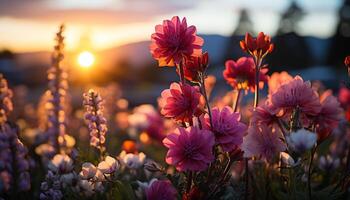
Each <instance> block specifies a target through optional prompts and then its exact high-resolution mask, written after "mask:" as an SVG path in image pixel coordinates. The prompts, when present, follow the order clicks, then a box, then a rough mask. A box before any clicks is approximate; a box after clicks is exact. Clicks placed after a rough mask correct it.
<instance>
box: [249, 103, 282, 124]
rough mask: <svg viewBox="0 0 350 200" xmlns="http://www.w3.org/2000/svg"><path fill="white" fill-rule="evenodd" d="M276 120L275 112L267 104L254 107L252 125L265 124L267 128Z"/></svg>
mask: <svg viewBox="0 0 350 200" xmlns="http://www.w3.org/2000/svg"><path fill="white" fill-rule="evenodd" d="M276 119H277V118H276V112H275V110H274V109H273V107H272V106H271V105H270V104H269V103H268V102H266V103H264V104H262V105H260V106H258V107H256V109H255V110H254V111H253V114H252V124H253V125H256V124H265V125H267V126H269V125H272V124H273V123H274V122H275V121H276Z"/></svg>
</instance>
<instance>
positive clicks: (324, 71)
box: [0, 0, 350, 106]
mask: <svg viewBox="0 0 350 200" xmlns="http://www.w3.org/2000/svg"><path fill="white" fill-rule="evenodd" d="M174 15H178V16H180V17H181V18H182V17H186V18H187V22H188V24H189V25H195V26H196V27H197V30H198V33H199V34H200V35H201V36H202V37H203V38H204V40H205V45H204V49H205V50H206V51H208V52H209V55H210V62H211V65H210V69H209V74H212V75H215V76H216V78H217V84H216V86H215V88H214V90H215V91H216V93H217V94H219V93H224V92H227V91H228V90H229V89H230V88H229V86H228V85H227V84H226V83H225V81H224V80H223V78H222V71H223V70H224V63H225V60H227V59H237V58H239V57H240V56H244V55H245V54H244V53H243V52H242V51H241V50H240V47H239V41H240V40H241V39H243V37H244V34H245V33H246V32H250V33H252V34H253V35H256V34H257V33H258V32H260V31H263V32H265V33H266V34H268V35H271V36H272V37H273V42H274V43H275V47H276V48H275V50H274V52H273V53H272V54H271V55H269V56H268V59H267V61H266V63H268V64H269V71H270V73H271V72H273V71H289V72H290V73H291V74H293V75H296V74H300V75H302V76H303V78H304V79H308V80H321V81H322V82H323V83H324V84H325V85H326V86H327V87H330V88H338V87H339V84H340V80H345V79H346V69H345V66H344V65H343V61H344V57H345V56H346V55H348V54H350V0H295V1H291V0H264V1H261V0H245V1H241V0H216V1H213V0H202V1H200V0H183V1H181V0H74V1H72V0H45V1H44V0H23V1H18V0H11V1H10V0H0V33H1V34H0V73H3V74H4V75H5V77H7V79H8V80H9V82H10V86H12V87H16V89H17V90H15V93H16V91H17V93H19V92H20V91H22V92H21V95H23V98H25V99H26V100H27V101H29V102H33V103H34V104H35V103H37V102H38V99H39V96H40V95H41V94H42V93H43V92H44V91H45V90H46V89H47V86H46V83H47V79H46V76H47V75H46V71H47V69H48V68H49V67H50V61H51V58H50V56H51V53H50V52H51V50H52V48H53V45H54V43H55V41H54V39H53V38H54V36H55V33H56V32H57V30H58V26H59V25H60V24H61V23H64V24H65V25H66V31H65V33H64V35H65V36H66V41H65V43H66V48H65V49H66V59H65V65H66V66H67V69H68V71H69V76H70V78H69V81H70V90H71V94H72V96H73V101H72V102H73V104H76V105H77V106H81V101H80V100H81V95H82V92H83V91H86V90H87V88H88V87H90V86H91V85H97V86H103V87H106V86H110V88H111V89H113V90H118V91H123V92H122V94H120V93H118V92H116V93H118V95H122V96H123V97H124V98H126V99H128V100H129V103H130V105H137V104H140V103H151V104H156V101H157V97H158V96H160V92H161V90H163V89H165V88H168V87H169V84H170V82H173V81H177V80H178V78H177V77H176V74H175V69H174V68H157V64H156V62H155V61H154V60H153V59H152V57H151V54H150V53H149V44H150V35H151V34H152V33H153V32H154V26H155V25H156V24H161V23H162V20H163V19H170V18H171V17H172V16H174ZM23 85H25V86H23ZM111 85H112V86H111Z"/></svg>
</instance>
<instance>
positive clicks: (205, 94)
mask: <svg viewBox="0 0 350 200" xmlns="http://www.w3.org/2000/svg"><path fill="white" fill-rule="evenodd" d="M200 87H201V88H202V94H203V96H204V99H205V104H206V107H207V109H208V115H209V121H210V127H211V128H213V119H212V114H211V109H210V104H209V99H208V95H207V91H206V89H205V83H204V76H203V75H201V84H200Z"/></svg>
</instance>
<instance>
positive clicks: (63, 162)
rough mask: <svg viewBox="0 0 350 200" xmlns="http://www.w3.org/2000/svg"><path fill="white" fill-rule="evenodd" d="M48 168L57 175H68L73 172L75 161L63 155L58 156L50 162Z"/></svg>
mask: <svg viewBox="0 0 350 200" xmlns="http://www.w3.org/2000/svg"><path fill="white" fill-rule="evenodd" d="M48 168H49V169H50V170H51V171H53V172H56V173H60V174H66V173H69V172H71V171H72V170H73V160H72V159H71V158H70V157H69V156H67V155H62V154H56V155H55V156H54V157H53V159H52V160H51V161H50V162H49V164H48Z"/></svg>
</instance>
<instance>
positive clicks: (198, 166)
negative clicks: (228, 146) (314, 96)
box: [163, 127, 215, 171]
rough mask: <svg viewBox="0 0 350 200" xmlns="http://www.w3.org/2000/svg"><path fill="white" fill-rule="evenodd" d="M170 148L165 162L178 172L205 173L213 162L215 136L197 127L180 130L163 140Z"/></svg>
mask: <svg viewBox="0 0 350 200" xmlns="http://www.w3.org/2000/svg"><path fill="white" fill-rule="evenodd" d="M163 144H164V146H166V147H167V148H169V150H168V153H167V155H166V159H165V161H166V162H167V163H168V164H169V165H174V166H175V167H176V169H177V170H178V171H203V170H205V169H207V167H208V164H209V163H210V162H212V161H213V159H214V155H213V146H214V144H215V137H214V134H213V133H212V132H210V131H208V130H205V129H203V130H201V129H199V128H197V127H189V128H187V129H185V128H181V127H180V128H178V129H177V130H176V131H175V132H174V133H170V134H168V136H167V137H166V138H165V139H164V140H163Z"/></svg>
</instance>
